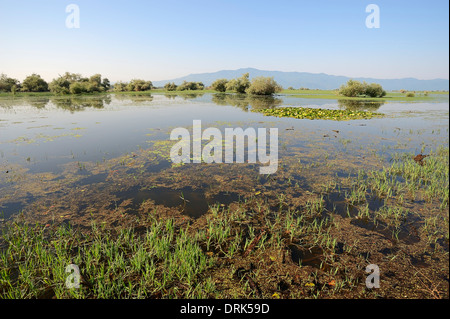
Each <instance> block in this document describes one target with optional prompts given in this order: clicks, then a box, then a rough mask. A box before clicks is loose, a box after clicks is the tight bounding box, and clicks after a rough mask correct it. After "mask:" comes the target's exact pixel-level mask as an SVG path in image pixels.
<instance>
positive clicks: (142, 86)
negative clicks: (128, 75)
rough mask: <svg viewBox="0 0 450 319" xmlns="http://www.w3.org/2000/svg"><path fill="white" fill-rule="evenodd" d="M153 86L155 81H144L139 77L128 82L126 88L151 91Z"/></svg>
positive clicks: (128, 89)
mask: <svg viewBox="0 0 450 319" xmlns="http://www.w3.org/2000/svg"><path fill="white" fill-rule="evenodd" d="M152 88H153V83H152V82H151V81H144V80H139V79H134V80H131V82H130V83H128V85H127V87H126V90H127V91H136V92H140V91H150V90H151V89H152Z"/></svg>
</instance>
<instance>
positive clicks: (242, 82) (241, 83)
mask: <svg viewBox="0 0 450 319" xmlns="http://www.w3.org/2000/svg"><path fill="white" fill-rule="evenodd" d="M249 76H250V75H249V74H248V73H245V74H243V75H242V76H241V77H240V78H238V79H233V80H230V81H228V83H227V90H230V91H236V92H237V93H245V92H246V91H247V89H248V88H249V87H250V80H249Z"/></svg>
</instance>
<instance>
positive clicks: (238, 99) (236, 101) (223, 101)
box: [212, 93, 283, 111]
mask: <svg viewBox="0 0 450 319" xmlns="http://www.w3.org/2000/svg"><path fill="white" fill-rule="evenodd" d="M212 101H213V102H214V103H216V104H217V105H232V106H235V107H238V108H240V109H242V110H244V111H248V109H249V108H250V107H251V108H253V109H268V108H274V107H277V106H279V105H281V104H282V103H283V100H282V99H279V98H276V97H273V96H251V95H246V94H226V93H217V94H214V95H213V96H212Z"/></svg>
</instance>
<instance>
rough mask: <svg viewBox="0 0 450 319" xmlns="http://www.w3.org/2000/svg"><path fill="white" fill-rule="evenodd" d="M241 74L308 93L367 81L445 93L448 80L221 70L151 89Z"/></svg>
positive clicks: (391, 88)
mask: <svg viewBox="0 0 450 319" xmlns="http://www.w3.org/2000/svg"><path fill="white" fill-rule="evenodd" d="M244 73H249V74H250V79H252V78H254V77H258V76H268V77H273V78H274V79H275V81H277V82H278V83H279V84H280V85H281V86H283V87H284V88H288V87H291V86H292V87H294V88H296V89H298V88H300V87H304V88H310V89H321V90H333V89H337V88H339V87H340V86H341V85H342V84H345V83H346V82H347V81H348V80H350V79H353V80H358V81H366V82H368V83H372V82H375V83H379V84H381V85H382V86H383V88H384V89H385V90H388V91H394V90H409V91H419V90H427V91H442V90H445V91H448V90H449V80H447V79H439V78H438V79H431V80H420V79H416V78H411V77H409V78H399V79H377V78H370V77H348V76H343V75H330V74H326V73H309V72H297V71H292V72H286V71H269V70H259V69H255V68H250V67H249V68H240V69H236V70H220V71H216V72H209V73H193V74H188V75H186V76H183V77H179V78H175V79H170V80H163V81H154V82H153V85H154V86H156V87H163V86H164V85H165V84H166V83H168V82H174V83H175V84H177V85H179V84H181V83H182V82H183V81H187V82H203V83H204V84H205V86H210V85H211V83H212V82H214V81H215V80H217V79H221V78H226V79H229V80H230V79H233V78H237V77H240V76H241V75H242V74H244Z"/></svg>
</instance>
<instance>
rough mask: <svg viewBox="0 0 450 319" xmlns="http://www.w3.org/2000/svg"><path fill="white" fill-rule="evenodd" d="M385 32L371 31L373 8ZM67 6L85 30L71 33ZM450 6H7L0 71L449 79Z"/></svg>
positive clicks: (85, 0) (435, 2) (2, 16)
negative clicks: (241, 71)
mask: <svg viewBox="0 0 450 319" xmlns="http://www.w3.org/2000/svg"><path fill="white" fill-rule="evenodd" d="M371 3H373V4H377V5H378V6H379V8H380V28H378V29H376V28H372V29H369V28H367V27H366V17H367V16H368V15H369V13H366V6H367V5H369V4H371ZM69 4H76V5H78V7H79V10H80V20H79V21H80V27H79V28H67V26H66V19H67V17H68V16H69V14H70V13H66V7H67V6H68V5H69ZM448 6H449V4H448V0H427V1H411V0H408V1H404V0H389V1H385V0H383V1H381V0H368V1H363V0H341V1H338V0H330V1H325V0H323V1H320V0H318V1H310V0H309V1H301V0H277V1H264V0H220V1H219V0H217V1H213V0H209V1H202V0H189V1H186V0H179V1H175V0H170V1H166V0H158V1H149V0H146V1H137V0H128V1H123V0H122V1H114V0H109V1H106V0H105V1H103V0H70V1H66V0H40V1H38V0H0V35H1V40H0V41H1V42H0V73H6V74H7V75H9V76H11V77H15V78H17V79H19V80H21V81H22V80H23V79H24V78H25V77H26V76H27V75H29V74H31V73H38V74H41V75H42V77H43V78H44V79H46V80H47V81H50V80H51V79H53V78H54V77H56V76H58V74H62V73H64V72H65V71H70V72H75V73H81V74H83V75H84V76H89V75H92V74H94V73H101V74H102V75H103V76H104V77H108V78H109V79H110V80H111V81H113V82H114V81H117V80H123V81H129V80H130V79H132V78H143V79H146V80H151V81H157V80H166V79H171V78H175V77H179V76H184V75H187V74H190V73H203V72H215V71H219V70H222V69H227V70H233V69H238V68H242V67H254V68H258V69H263V70H279V71H299V72H312V73H328V74H333V75H345V76H354V77H374V78H404V77H415V78H419V79H432V78H446V79H448V78H449V40H448V37H449V16H448V12H449V7H448Z"/></svg>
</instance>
